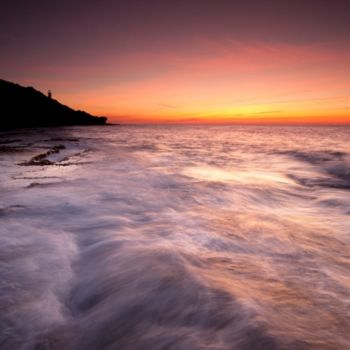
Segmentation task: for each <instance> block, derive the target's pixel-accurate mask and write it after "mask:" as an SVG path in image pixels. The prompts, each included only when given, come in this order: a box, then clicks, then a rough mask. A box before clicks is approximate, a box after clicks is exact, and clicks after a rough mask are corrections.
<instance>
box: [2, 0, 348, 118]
mask: <svg viewBox="0 0 350 350" xmlns="http://www.w3.org/2000/svg"><path fill="white" fill-rule="evenodd" d="M349 15H350V1H349V0H327V1H326V0H291V1H289V0H244V1H238V0H162V1H161V0H128V1H125V0H124V1H119V0H114V1H111V0H106V1H104V0H101V1H90V0H85V1H74V0H69V1H67V0H60V1H56V2H54V1H52V0H47V1H37V0H32V1H27V0H26V1H23V0H20V1H17V0H12V1H8V2H6V3H3V4H2V5H1V11H0V29H1V30H0V45H1V50H0V78H2V79H6V80H9V81H13V82H16V83H19V84H21V85H25V86H33V87H35V88H37V89H39V90H41V91H43V92H45V93H46V92H47V90H48V89H51V90H52V92H53V97H54V98H56V99H58V100H59V101H61V102H62V103H64V104H67V105H69V106H71V107H73V108H77V109H83V110H86V111H88V112H90V113H92V114H95V115H104V116H107V117H109V120H110V121H116V122H121V123H172V122H176V123H195V122H204V123H267V124H271V123H277V124H280V123H291V124H295V123H296V124H304V123H307V124H310V123H311V124H350V21H349Z"/></svg>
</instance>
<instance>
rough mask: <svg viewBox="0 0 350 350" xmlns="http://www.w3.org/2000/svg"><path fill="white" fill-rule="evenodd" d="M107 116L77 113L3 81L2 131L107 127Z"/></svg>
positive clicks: (0, 88) (0, 85)
mask: <svg viewBox="0 0 350 350" xmlns="http://www.w3.org/2000/svg"><path fill="white" fill-rule="evenodd" d="M106 122H107V118H105V117H95V116H92V115H90V114H88V113H86V112H83V111H76V110H74V109H72V108H70V107H68V106H65V105H63V104H61V103H59V102H58V101H56V100H55V99H52V98H50V97H48V96H46V95H44V94H43V93H41V92H40V91H38V90H35V89H34V88H32V87H23V86H21V85H18V84H14V83H11V82H9V81H6V80H2V79H0V130H6V129H14V128H31V127H48V126H64V125H104V124H106Z"/></svg>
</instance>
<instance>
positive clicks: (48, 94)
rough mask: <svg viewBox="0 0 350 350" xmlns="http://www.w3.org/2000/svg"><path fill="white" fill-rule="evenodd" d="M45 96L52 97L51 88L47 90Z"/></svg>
mask: <svg viewBox="0 0 350 350" xmlns="http://www.w3.org/2000/svg"><path fill="white" fill-rule="evenodd" d="M47 97H48V98H49V99H51V98H52V92H51V90H49V91H48V92H47Z"/></svg>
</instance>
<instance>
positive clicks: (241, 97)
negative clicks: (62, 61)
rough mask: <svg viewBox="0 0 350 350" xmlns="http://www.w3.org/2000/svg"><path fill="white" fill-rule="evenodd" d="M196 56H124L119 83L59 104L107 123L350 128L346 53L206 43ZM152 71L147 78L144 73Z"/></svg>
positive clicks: (349, 56)
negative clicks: (340, 126) (92, 115)
mask: <svg viewBox="0 0 350 350" xmlns="http://www.w3.org/2000/svg"><path fill="white" fill-rule="evenodd" d="M203 45H204V48H203V47H201V50H202V51H201V50H198V51H199V52H194V53H183V52H175V53H169V52H157V53H145V54H137V55H136V54H135V56H128V57H125V58H124V61H122V62H121V63H120V66H116V64H115V63H114V62H110V63H108V64H107V66H108V67H109V69H110V70H111V71H115V72H117V73H118V74H119V75H121V74H122V76H123V79H119V78H118V74H117V73H115V74H116V77H115V79H112V80H111V82H110V83H109V84H106V85H103V84H99V85H96V83H92V84H90V85H89V84H85V85H84V87H83V88H82V89H80V90H76V91H73V90H71V91H69V92H65V90H64V88H63V87H62V93H61V94H60V96H62V98H61V99H62V100H64V101H67V104H70V105H72V106H73V107H75V108H78V109H83V110H86V111H88V112H90V113H93V114H96V115H105V116H107V117H109V119H110V121H112V122H113V121H114V122H122V123H123V122H124V123H129V122H130V123H154V122H155V123H161V122H179V123H186V122H205V123H206V122H208V123H209V122H214V123H215V122H219V123H221V122H222V123H224V122H229V123H235V122H237V123H238V122H247V123H253V122H259V123H264V122H265V123H268V124H271V123H312V122H315V123H326V124H331V123H335V124H339V123H347V124H350V50H349V49H347V48H337V49H334V48H332V49H330V48H327V47H323V46H320V45H286V44H280V45H279V44H274V45H272V44H265V43H255V44H250V45H247V44H243V43H239V42H225V43H222V44H218V43H210V42H205V44H203ZM149 71H150V72H151V73H149V74H146V75H145V72H149ZM77 101H79V103H77Z"/></svg>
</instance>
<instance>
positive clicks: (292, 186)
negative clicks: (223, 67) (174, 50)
mask: <svg viewBox="0 0 350 350" xmlns="http://www.w3.org/2000/svg"><path fill="white" fill-rule="evenodd" d="M0 141H1V144H0V166H1V173H0V220H1V221H0V225H1V226H0V230H1V236H0V263H1V264H0V308H1V313H0V348H1V349H5V350H6V349H23V350H31V349H50V350H52V349H54V350H56V349H60V350H61V349H69V350H70V349H71V350H80V349H89V350H90V349H91V350H94V349H108V350H111V349H136V350H137V349H152V350H156V349H238V350H241V349H242V350H262V349H264V350H275V349H295V350H304V349H315V350H326V349H327V350H336V349H337V350H338V349H340V350H343V349H344V350H347V349H350V332H349V331H350V309H349V307H350V272H349V271H350V236H349V232H350V219H349V214H350V196H349V193H350V192H349V190H350V128H346V127H344V128H341V127H335V128H330V127H319V128H317V127H272V128H268V127H252V126H251V127H237V126H225V127H223V126H221V127H216V126H210V127H204V126H186V127H185V126H178V127H176V126H172V127H162V126H158V127H156V126H153V127H150V126H149V127H141V126H139V127H136V126H122V127H113V126H108V127H84V128H80V127H74V128H67V129H65V128H62V129H55V130H52V129H47V130H39V129H38V130H32V131H30V132H28V131H23V132H8V133H2V134H1V135H0ZM55 147H56V148H55ZM51 149H55V150H58V151H59V152H50V151H48V150H51ZM38 154H39V155H40V154H42V156H40V157H39V158H38V157H37V155H38ZM33 157H36V158H35V159H39V160H40V161H42V160H44V162H42V164H41V163H40V164H37V163H36V164H35V165H33V164H32V163H30V162H29V163H28V160H30V159H33ZM46 160H47V161H48V162H47V161H46ZM19 164H22V165H19ZM46 164H49V165H46Z"/></svg>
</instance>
